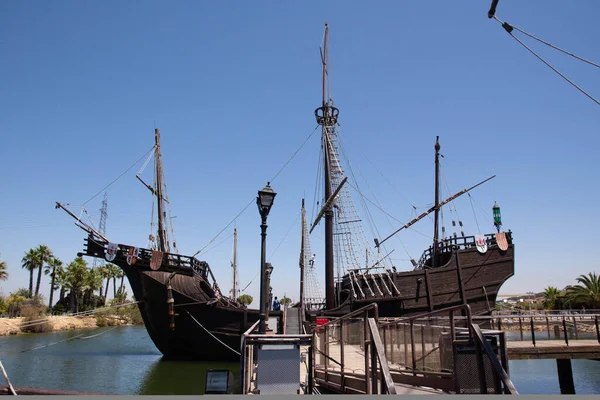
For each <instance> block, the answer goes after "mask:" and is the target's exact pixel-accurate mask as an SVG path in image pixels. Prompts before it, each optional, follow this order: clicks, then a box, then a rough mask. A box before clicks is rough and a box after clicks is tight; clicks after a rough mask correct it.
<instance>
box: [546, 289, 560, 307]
mask: <svg viewBox="0 0 600 400" xmlns="http://www.w3.org/2000/svg"><path fill="white" fill-rule="evenodd" d="M560 295H561V292H560V290H558V288H556V287H554V286H548V287H547V288H546V289H545V290H544V293H543V296H544V307H545V308H546V309H548V310H556V308H557V305H558V297H559V296H560Z"/></svg>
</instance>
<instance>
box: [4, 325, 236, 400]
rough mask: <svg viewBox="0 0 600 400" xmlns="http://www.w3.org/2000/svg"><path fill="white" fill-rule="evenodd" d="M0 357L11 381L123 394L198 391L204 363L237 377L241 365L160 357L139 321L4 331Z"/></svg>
mask: <svg viewBox="0 0 600 400" xmlns="http://www.w3.org/2000/svg"><path fill="white" fill-rule="evenodd" d="M102 332H105V333H102ZM98 333H102V334H100V335H99V336H95V337H91V338H89V339H81V338H85V337H88V336H94V335H97V334H98ZM81 334H83V336H80V337H79V338H76V339H72V340H68V341H64V342H62V343H58V344H54V345H51V346H46V347H42V348H38V349H34V348H36V347H39V346H44V345H48V344H50V343H56V342H59V341H62V340H65V339H70V338H74V337H75V336H77V335H81ZM32 349H33V350H32ZM0 360H1V361H2V363H3V364H4V368H5V369H6V371H7V373H8V376H9V378H10V380H11V383H12V384H13V386H33V387H41V388H54V389H63V390H77V391H82V392H99V393H110V394H124V395H125V394H145V395H160V394H189V395H191V394H200V393H203V392H204V385H205V376H206V371H207V370H208V369H228V370H230V371H231V372H232V373H233V374H234V377H235V379H238V377H239V369H240V367H239V363H235V362H234V363H230V362H222V363H219V362H211V363H206V362H181V361H167V360H162V356H161V354H160V352H159V351H158V350H157V349H156V347H154V343H152V340H151V339H150V337H149V336H148V334H147V333H146V329H145V328H144V327H137V326H134V327H118V328H98V329H94V330H72V331H65V332H56V333H46V334H33V335H19V336H10V337H6V336H5V337H2V338H0ZM236 386H237V384H236Z"/></svg>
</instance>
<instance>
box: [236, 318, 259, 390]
mask: <svg viewBox="0 0 600 400" xmlns="http://www.w3.org/2000/svg"><path fill="white" fill-rule="evenodd" d="M259 322H260V320H258V321H256V322H255V323H254V324H252V326H251V327H250V328H248V330H247V331H246V332H244V333H243V334H242V338H241V339H242V340H241V341H240V354H241V357H240V364H241V365H240V385H241V386H242V393H243V394H246V384H247V382H246V368H245V367H246V338H247V337H248V335H250V333H251V332H252V331H253V330H254V329H256V327H257V326H258V324H259Z"/></svg>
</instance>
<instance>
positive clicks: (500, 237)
mask: <svg viewBox="0 0 600 400" xmlns="http://www.w3.org/2000/svg"><path fill="white" fill-rule="evenodd" d="M496 243H498V248H499V249H500V250H502V251H506V250H508V240H507V239H506V232H498V233H496Z"/></svg>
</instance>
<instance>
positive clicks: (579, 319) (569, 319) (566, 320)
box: [473, 314, 600, 346]
mask: <svg viewBox="0 0 600 400" xmlns="http://www.w3.org/2000/svg"><path fill="white" fill-rule="evenodd" d="M599 316H600V315H598V314H579V315H578V314H558V315H555V314H554V315H553V314H545V315H544V314H537V315H536V314H530V315H497V316H475V317H473V321H490V322H496V323H497V324H498V327H499V328H500V329H501V328H502V323H503V322H502V321H503V320H508V319H510V320H517V321H518V322H519V332H520V333H521V335H520V336H521V341H523V331H524V330H528V329H526V328H525V329H524V327H523V320H525V321H527V320H529V325H530V327H529V330H530V331H531V341H532V342H533V345H534V346H535V345H536V331H535V323H536V321H535V319H537V323H542V324H543V323H544V320H545V323H546V330H547V332H548V337H550V319H553V321H552V323H553V324H554V323H556V322H560V323H562V333H563V340H564V341H565V343H566V344H567V345H568V344H569V331H568V329H567V325H568V326H569V327H570V326H572V327H573V328H574V331H575V339H576V340H577V339H579V330H578V324H581V325H580V327H581V326H586V327H589V328H591V329H593V328H594V326H595V328H596V340H597V341H598V343H600V326H599V324H598V317H599ZM540 320H541V321H540ZM511 323H513V321H511ZM553 326H555V325H553Z"/></svg>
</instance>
